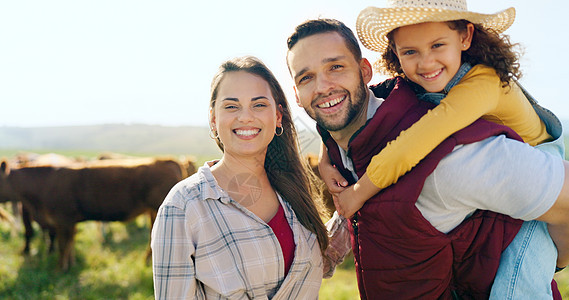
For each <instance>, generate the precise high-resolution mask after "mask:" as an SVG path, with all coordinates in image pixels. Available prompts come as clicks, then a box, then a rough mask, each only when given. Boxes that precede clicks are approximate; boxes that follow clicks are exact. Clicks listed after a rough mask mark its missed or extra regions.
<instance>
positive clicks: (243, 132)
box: [235, 129, 261, 136]
mask: <svg viewBox="0 0 569 300" xmlns="http://www.w3.org/2000/svg"><path fill="white" fill-rule="evenodd" d="M259 131H261V130H260V129H250V130H235V133H236V134H237V135H242V136H250V135H255V134H257V133H259Z"/></svg>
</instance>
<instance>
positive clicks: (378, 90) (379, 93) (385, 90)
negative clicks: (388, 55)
mask: <svg viewBox="0 0 569 300" xmlns="http://www.w3.org/2000/svg"><path fill="white" fill-rule="evenodd" d="M396 84H397V77H393V78H389V79H386V80H384V81H382V82H380V83H378V84H374V85H370V87H369V89H370V90H371V91H372V92H373V94H374V95H375V97H377V98H383V99H385V98H387V96H389V94H390V93H391V91H393V88H395V85H396Z"/></svg>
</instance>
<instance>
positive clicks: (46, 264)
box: [0, 207, 569, 300]
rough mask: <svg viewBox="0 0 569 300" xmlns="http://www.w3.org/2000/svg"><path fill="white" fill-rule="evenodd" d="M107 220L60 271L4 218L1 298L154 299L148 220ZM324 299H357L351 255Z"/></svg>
mask: <svg viewBox="0 0 569 300" xmlns="http://www.w3.org/2000/svg"><path fill="white" fill-rule="evenodd" d="M6 208H7V207H6ZM107 224H108V226H107V228H108V229H107V230H106V232H107V233H106V235H105V236H104V237H103V235H102V233H101V228H100V223H98V222H82V223H79V225H78V226H77V235H76V244H75V251H76V260H77V262H76V265H75V266H74V267H73V268H72V269H71V270H70V271H69V272H68V273H62V272H60V271H57V268H56V266H57V255H56V254H55V253H54V254H47V249H46V243H45V242H44V241H43V239H42V238H41V236H42V234H41V233H40V232H39V230H38V228H37V227H36V237H35V238H34V239H33V243H32V254H31V255H30V256H28V257H24V256H22V255H21V254H20V251H21V250H22V249H23V244H24V239H23V236H22V233H21V232H16V231H15V229H14V228H13V227H12V226H10V225H9V224H7V223H5V222H2V221H0V299H153V298H154V297H153V286H152V268H151V267H150V266H149V265H146V263H145V256H146V247H147V245H148V244H147V243H148V238H149V237H148V234H149V232H148V220H147V219H146V218H145V216H141V217H139V218H137V219H136V220H134V221H132V222H129V223H126V224H124V223H119V222H111V223H107ZM556 279H557V282H558V284H559V287H560V290H561V291H562V295H563V297H564V298H569V271H563V272H560V273H558V274H557V275H556ZM320 299H324V300H327V299H339V300H351V299H358V291H357V283H356V276H355V270H354V264H353V260H352V257H351V256H350V257H348V258H346V261H345V262H344V263H343V264H342V265H340V266H339V267H338V268H337V270H336V273H335V274H334V276H333V277H332V278H331V279H324V280H323V282H322V288H321V290H320Z"/></svg>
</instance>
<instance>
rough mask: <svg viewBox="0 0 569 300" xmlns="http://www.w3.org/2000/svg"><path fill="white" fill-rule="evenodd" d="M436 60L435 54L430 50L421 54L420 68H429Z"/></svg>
mask: <svg viewBox="0 0 569 300" xmlns="http://www.w3.org/2000/svg"><path fill="white" fill-rule="evenodd" d="M434 62H435V60H434V57H433V55H432V54H431V53H430V52H429V53H425V54H423V55H421V58H420V60H419V69H424V68H426V69H428V68H429V67H430V66H432V65H433V63H434Z"/></svg>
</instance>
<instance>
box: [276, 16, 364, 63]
mask: <svg viewBox="0 0 569 300" xmlns="http://www.w3.org/2000/svg"><path fill="white" fill-rule="evenodd" d="M327 32H336V33H338V34H339V35H340V36H342V38H343V39H344V42H345V43H346V47H347V48H348V50H350V52H352V54H353V55H354V58H355V59H356V61H360V60H361V59H362V51H361V49H360V44H358V39H357V38H356V36H355V35H354V32H353V31H352V30H351V29H350V28H349V27H348V26H346V24H344V23H342V22H340V21H338V20H335V19H315V20H308V21H305V22H304V23H302V24H300V25H298V26H296V28H295V30H294V32H293V33H292V34H291V35H290V37H289V38H288V39H287V47H288V50H289V51H290V50H291V49H292V47H294V45H296V43H298V41H300V40H302V39H303V38H306V37H309V36H313V35H315V34H320V33H327ZM287 64H288V62H287Z"/></svg>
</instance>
